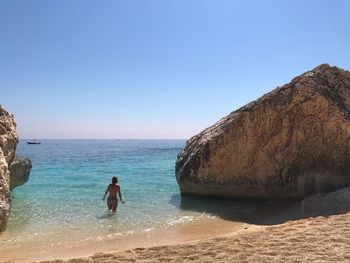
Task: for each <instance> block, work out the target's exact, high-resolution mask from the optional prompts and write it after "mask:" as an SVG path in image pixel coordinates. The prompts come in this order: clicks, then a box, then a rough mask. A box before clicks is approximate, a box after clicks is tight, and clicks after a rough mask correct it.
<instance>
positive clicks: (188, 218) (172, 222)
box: [166, 216, 194, 226]
mask: <svg viewBox="0 0 350 263" xmlns="http://www.w3.org/2000/svg"><path fill="white" fill-rule="evenodd" d="M193 220H194V217H193V216H182V217H180V218H177V219H170V220H168V221H167V223H166V224H167V225H168V226H174V225H177V224H184V223H188V222H192V221H193Z"/></svg>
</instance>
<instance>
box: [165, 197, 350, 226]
mask: <svg viewBox="0 0 350 263" xmlns="http://www.w3.org/2000/svg"><path fill="white" fill-rule="evenodd" d="M343 201H344V200H343ZM169 203H170V204H172V205H174V206H176V207H178V208H180V209H183V210H190V211H196V212H201V213H203V212H204V213H208V214H212V215H215V216H218V217H219V218H222V219H225V220H230V221H237V222H245V223H250V224H256V225H276V224H282V223H284V222H287V221H290V220H298V219H304V218H309V217H315V216H329V215H334V214H342V213H346V212H348V211H350V205H349V204H350V200H349V202H344V204H341V205H340V206H339V204H338V206H337V207H336V208H332V209H329V206H328V207H326V208H325V207H317V209H308V211H306V210H305V209H304V208H305V207H304V205H305V203H304V202H303V201H302V202H300V201H268V202H253V201H232V200H222V199H214V198H197V197H182V196H180V194H177V195H173V196H172V197H171V199H170V201H169ZM309 203H310V202H309ZM309 203H307V204H309ZM311 206H312V205H311Z"/></svg>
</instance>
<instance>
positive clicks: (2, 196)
mask: <svg viewBox="0 0 350 263" xmlns="http://www.w3.org/2000/svg"><path fill="white" fill-rule="evenodd" d="M17 143H18V137H17V133H16V123H15V119H14V117H13V115H12V114H10V113H8V112H7V111H6V110H5V109H4V108H3V107H2V106H0V231H1V230H4V228H5V226H6V223H7V219H8V216H9V213H10V172H9V169H8V167H9V164H10V163H12V161H13V159H14V157H15V151H16V146H17Z"/></svg>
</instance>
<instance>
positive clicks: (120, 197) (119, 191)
mask: <svg viewBox="0 0 350 263" xmlns="http://www.w3.org/2000/svg"><path fill="white" fill-rule="evenodd" d="M118 195H119V199H120V201H121V202H122V203H123V204H124V201H123V198H122V192H121V189H120V186H119V190H118Z"/></svg>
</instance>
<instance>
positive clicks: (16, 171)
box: [9, 156, 32, 191]
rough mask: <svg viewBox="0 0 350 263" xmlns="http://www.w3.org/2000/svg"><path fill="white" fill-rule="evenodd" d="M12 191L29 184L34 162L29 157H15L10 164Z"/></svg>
mask: <svg viewBox="0 0 350 263" xmlns="http://www.w3.org/2000/svg"><path fill="white" fill-rule="evenodd" d="M9 170H10V191H11V190H12V189H14V188H15V187H18V186H21V185H23V184H25V183H26V182H28V178H29V174H30V171H31V170H32V162H31V160H30V159H29V158H28V157H22V156H15V159H14V160H13V162H12V163H11V164H10V167H9Z"/></svg>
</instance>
